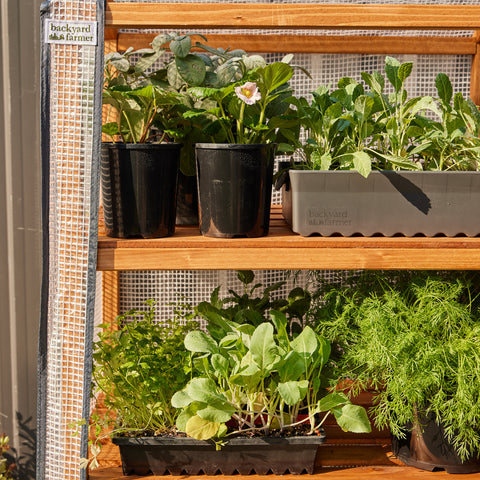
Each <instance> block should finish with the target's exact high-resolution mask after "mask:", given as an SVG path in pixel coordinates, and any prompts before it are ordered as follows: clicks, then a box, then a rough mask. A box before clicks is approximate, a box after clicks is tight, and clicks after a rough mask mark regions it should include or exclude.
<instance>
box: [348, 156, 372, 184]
mask: <svg viewBox="0 0 480 480" xmlns="http://www.w3.org/2000/svg"><path fill="white" fill-rule="evenodd" d="M352 158H353V165H354V167H355V170H357V172H358V173H359V174H360V175H362V176H363V177H365V178H367V177H368V175H370V172H371V171H372V160H371V158H370V155H369V154H368V153H367V152H354V153H353V154H352Z"/></svg>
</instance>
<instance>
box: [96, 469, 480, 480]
mask: <svg viewBox="0 0 480 480" xmlns="http://www.w3.org/2000/svg"><path fill="white" fill-rule="evenodd" d="M467 477H468V480H479V479H480V474H478V473H473V474H470V475H467ZM145 478H147V479H148V480H172V478H173V479H174V477H172V476H159V475H153V476H148V477H139V476H137V475H129V476H128V477H124V476H123V475H122V471H121V468H100V469H98V470H94V471H93V472H91V473H90V474H89V480H125V479H127V480H141V479H145ZM181 478H183V479H185V478H191V477H181ZM272 478H274V477H273V476H272V475H252V476H250V475H249V476H242V475H234V476H223V475H215V476H213V477H207V476H203V475H201V476H200V475H196V476H195V480H272ZM277 478H278V477H277ZM303 478H304V479H305V478H308V480H363V479H367V478H368V479H378V480H466V476H465V475H458V474H448V473H446V472H426V471H424V470H417V469H416V468H412V467H405V466H392V467H387V466H365V467H354V468H335V469H326V468H325V469H321V468H320V469H317V471H316V472H315V474H313V475H308V476H307V477H305V476H303ZM281 479H282V480H299V476H298V475H282V476H281Z"/></svg>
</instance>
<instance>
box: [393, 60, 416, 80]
mask: <svg viewBox="0 0 480 480" xmlns="http://www.w3.org/2000/svg"><path fill="white" fill-rule="evenodd" d="M412 70H413V62H406V63H402V64H401V65H400V67H399V69H398V74H397V75H398V78H399V79H400V81H401V82H402V84H403V83H404V82H405V80H406V79H407V78H408V77H409V76H410V74H411V73H412Z"/></svg>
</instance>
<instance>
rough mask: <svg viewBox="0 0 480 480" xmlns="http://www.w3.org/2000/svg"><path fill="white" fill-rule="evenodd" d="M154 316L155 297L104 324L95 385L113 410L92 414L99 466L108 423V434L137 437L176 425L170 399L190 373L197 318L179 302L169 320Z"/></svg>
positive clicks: (96, 357) (96, 355) (95, 355)
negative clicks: (188, 343) (188, 340)
mask: <svg viewBox="0 0 480 480" xmlns="http://www.w3.org/2000/svg"><path fill="white" fill-rule="evenodd" d="M154 315H155V302H154V301H153V300H149V301H147V308H146V309H145V310H144V311H142V310H131V311H128V312H126V313H125V314H123V315H120V316H119V317H117V319H116V322H115V324H114V326H113V328H112V325H110V324H103V325H100V328H101V331H100V333H99V334H98V341H97V342H95V344H94V352H93V360H94V369H93V387H94V391H95V392H96V393H102V394H103V395H104V404H105V406H106V407H107V408H108V411H109V415H108V416H107V417H106V418H104V419H102V418H99V417H98V416H97V417H96V418H94V419H92V420H93V422H92V427H93V428H94V430H95V431H94V436H95V437H96V440H95V442H94V444H93V445H92V448H91V450H92V454H93V458H94V463H93V465H94V466H95V457H96V455H98V453H99V445H100V440H101V439H102V435H103V434H102V429H103V428H105V427H111V426H113V427H114V429H113V431H112V432H109V433H107V434H106V435H112V434H126V435H133V436H148V435H162V434H165V433H168V432H170V431H172V430H173V429H174V427H175V421H176V417H177V412H176V410H175V409H174V408H173V407H172V406H171V403H170V400H171V397H172V395H173V394H174V393H175V392H176V391H178V390H180V389H182V388H183V387H184V386H185V384H186V383H187V382H188V380H189V379H190V374H191V362H190V354H189V352H188V351H187V350H186V349H185V347H184V343H183V340H184V338H185V335H186V334H187V333H188V332H190V331H193V330H194V329H196V328H198V322H195V321H193V320H191V318H190V311H189V307H188V306H185V307H182V306H181V305H179V306H177V308H176V309H175V318H173V319H172V320H170V321H169V323H168V325H162V324H158V323H156V322H155V321H154ZM83 423H85V422H83Z"/></svg>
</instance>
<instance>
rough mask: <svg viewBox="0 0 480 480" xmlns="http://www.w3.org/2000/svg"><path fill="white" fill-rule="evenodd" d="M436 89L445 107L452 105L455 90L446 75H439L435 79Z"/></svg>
mask: <svg viewBox="0 0 480 480" xmlns="http://www.w3.org/2000/svg"><path fill="white" fill-rule="evenodd" d="M435 87H436V88H437V92H438V96H439V97H440V100H441V101H442V102H443V104H444V105H450V102H451V101H452V96H453V88H452V83H451V82H450V79H449V78H448V76H447V75H445V73H439V74H438V75H437V77H436V78H435Z"/></svg>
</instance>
